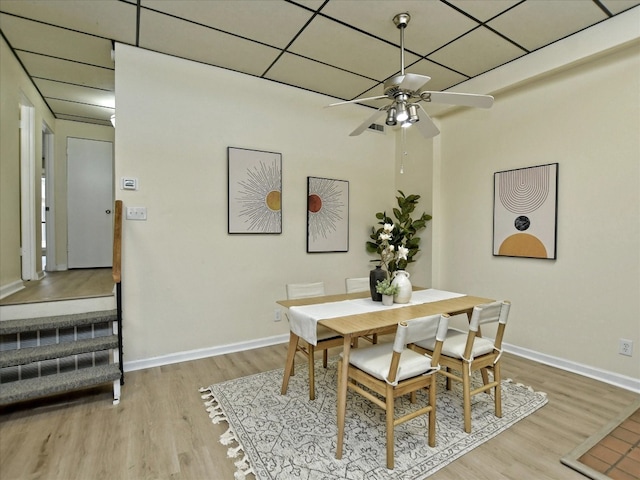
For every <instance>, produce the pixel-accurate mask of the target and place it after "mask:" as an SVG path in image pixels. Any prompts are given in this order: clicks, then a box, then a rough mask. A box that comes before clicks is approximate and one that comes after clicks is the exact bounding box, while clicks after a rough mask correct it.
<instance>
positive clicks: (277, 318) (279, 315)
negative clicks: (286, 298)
mask: <svg viewBox="0 0 640 480" xmlns="http://www.w3.org/2000/svg"><path fill="white" fill-rule="evenodd" d="M280 320H282V311H281V310H280V309H279V308H276V309H275V310H274V311H273V321H274V322H279V321H280Z"/></svg>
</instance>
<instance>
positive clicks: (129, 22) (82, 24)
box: [1, 0, 136, 44]
mask: <svg viewBox="0 0 640 480" xmlns="http://www.w3.org/2000/svg"><path fill="white" fill-rule="evenodd" d="M1 9H2V11H3V12H7V13H13V14H15V15H19V16H22V17H26V18H31V19H33V20H38V21H40V22H44V23H48V24H50V25H57V26H59V27H64V28H68V29H71V30H76V31H79V32H85V33H90V34H92V35H97V36H99V37H103V38H109V39H112V40H116V41H118V42H123V43H129V44H135V40H136V6H135V5H134V4H131V3H128V2H120V1H119V0H99V1H90V2H88V1H87V0H64V1H51V0H2V5H1Z"/></svg>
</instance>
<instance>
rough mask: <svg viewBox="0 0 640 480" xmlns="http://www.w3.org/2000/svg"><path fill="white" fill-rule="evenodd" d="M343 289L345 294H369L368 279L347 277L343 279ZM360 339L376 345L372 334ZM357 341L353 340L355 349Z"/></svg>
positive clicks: (375, 336) (376, 336) (376, 339)
mask: <svg viewBox="0 0 640 480" xmlns="http://www.w3.org/2000/svg"><path fill="white" fill-rule="evenodd" d="M344 283H345V288H346V290H347V293H356V292H370V291H371V287H370V286H369V277H349V278H345V279H344ZM362 338H364V339H365V340H367V341H369V342H371V343H378V334H377V333H374V334H372V335H365V336H363V337H362ZM357 341H358V339H357V338H356V339H355V340H354V344H355V346H356V347H357V346H358V343H357Z"/></svg>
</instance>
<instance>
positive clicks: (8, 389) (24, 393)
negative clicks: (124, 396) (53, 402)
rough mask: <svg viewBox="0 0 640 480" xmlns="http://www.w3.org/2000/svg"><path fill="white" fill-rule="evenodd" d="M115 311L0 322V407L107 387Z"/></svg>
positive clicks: (116, 383)
mask: <svg viewBox="0 0 640 480" xmlns="http://www.w3.org/2000/svg"><path fill="white" fill-rule="evenodd" d="M116 322H117V314H116V310H109V311H101V312H89V313H78V314H71V315H60V316H54V317H42V318H28V319H19V320H5V321H0V405H8V404H11V403H15V402H19V401H23V400H29V399H33V398H38V397H44V396H47V395H53V394H57V393H62V392H66V391H71V390H78V389H81V388H87V387H92V386H96V385H100V384H103V383H109V382H113V388H114V403H118V401H119V398H120V379H121V369H120V365H119V364H118V363H117V360H118V355H117V350H118V336H117V335H115V334H114V329H113V325H114V324H116Z"/></svg>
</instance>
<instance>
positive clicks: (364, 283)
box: [344, 277, 369, 293]
mask: <svg viewBox="0 0 640 480" xmlns="http://www.w3.org/2000/svg"><path fill="white" fill-rule="evenodd" d="M344 282H345V287H346V290H347V293H354V292H368V291H369V277H352V278H345V279H344Z"/></svg>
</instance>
